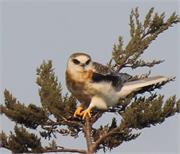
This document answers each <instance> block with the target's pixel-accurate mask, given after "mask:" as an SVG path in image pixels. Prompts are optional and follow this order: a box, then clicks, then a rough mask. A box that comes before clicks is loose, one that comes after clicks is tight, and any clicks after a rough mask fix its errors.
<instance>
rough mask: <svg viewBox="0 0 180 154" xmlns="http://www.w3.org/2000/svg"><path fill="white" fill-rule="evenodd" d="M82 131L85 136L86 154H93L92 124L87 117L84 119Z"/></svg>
mask: <svg viewBox="0 0 180 154" xmlns="http://www.w3.org/2000/svg"><path fill="white" fill-rule="evenodd" d="M83 129H84V134H85V138H86V143H87V149H88V152H87V153H88V154H93V153H94V148H93V143H92V123H91V122H90V119H89V117H86V119H85V125H84V127H83Z"/></svg>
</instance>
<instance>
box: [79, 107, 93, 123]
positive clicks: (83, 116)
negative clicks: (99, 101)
mask: <svg viewBox="0 0 180 154" xmlns="http://www.w3.org/2000/svg"><path fill="white" fill-rule="evenodd" d="M81 116H82V119H83V120H84V119H85V118H86V117H87V116H88V117H89V118H91V109H89V108H87V109H86V110H84V111H82V112H81Z"/></svg>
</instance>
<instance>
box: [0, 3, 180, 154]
mask: <svg viewBox="0 0 180 154" xmlns="http://www.w3.org/2000/svg"><path fill="white" fill-rule="evenodd" d="M0 5H1V6H0V9H1V16H0V19H1V24H0V33H1V37H0V46H1V48H0V90H1V98H0V102H1V103H3V90H4V89H5V88H6V89H8V90H10V91H11V92H12V94H13V95H14V96H15V97H17V99H18V100H19V101H20V102H23V103H25V104H29V103H34V104H36V105H39V104H40V103H39V102H40V99H39V97H38V86H37V85H36V83H35V81H36V68H37V67H38V66H39V65H40V64H41V63H42V61H43V60H49V59H51V60H52V61H53V66H54V68H55V73H56V75H57V76H58V79H59V81H60V82H61V83H62V86H63V89H64V91H63V92H64V93H66V92H67V88H66V86H65V78H64V77H65V76H64V72H65V69H66V61H67V59H68V57H69V56H70V55H71V54H72V53H74V52H76V51H83V52H86V53H88V54H90V55H91V56H92V59H94V61H98V62H101V63H103V64H106V63H107V62H108V60H109V59H110V58H111V51H112V47H113V44H114V43H116V42H117V40H118V37H119V36H120V35H121V36H123V38H124V43H125V44H126V43H127V42H128V40H129V14H130V12H131V9H132V8H135V7H139V11H140V15H141V19H143V18H144V16H145V14H146V13H147V11H148V10H149V9H150V8H151V7H155V11H157V12H159V13H162V12H166V16H169V15H170V14H171V13H172V12H174V11H176V12H178V11H179V10H180V9H179V7H180V1H175V0H161V1H156V0H149V1H145V0H129V1H125V0H124V1H123V0H104V1H103V0H91V1H90V0H74V1H73V0H66V1H65V0H64V1H63V0H44V1H43V0H24V1H22V0H19V1H17V0H4V1H0ZM179 13H180V12H179ZM179 36H180V30H179V25H175V26H174V27H172V28H170V29H169V30H167V31H166V32H164V33H163V34H161V35H160V36H159V37H158V38H157V40H155V41H154V42H153V43H152V44H151V45H150V47H149V48H148V49H147V50H146V52H145V54H144V55H143V58H144V59H146V60H152V59H156V60H158V59H164V60H165V62H164V63H162V64H160V65H158V66H155V67H154V68H153V69H151V72H152V75H165V76H176V80H175V82H171V83H168V84H167V85H165V86H164V87H163V89H162V90H161V91H159V92H160V93H162V94H165V96H166V98H167V97H169V96H171V95H174V94H176V95H177V97H178V98H180V93H179V91H180V88H179V85H180V72H179V70H178V66H180V53H178V51H179V49H180V47H179V44H178V40H180V37H179ZM149 70H150V69H147V68H145V69H138V70H135V71H130V70H124V72H126V73H132V74H138V73H143V72H144V73H146V72H148V71H149ZM107 116H109V117H108V118H107V121H105V119H102V120H101V121H99V124H101V122H108V120H110V119H111V117H113V116H114V115H112V114H111V115H107ZM0 118H1V130H4V131H5V132H9V131H10V130H12V129H13V126H14V123H13V122H10V121H9V120H8V119H7V118H6V117H5V116H1V117H0ZM179 120H180V118H179V116H177V115H176V116H173V117H171V118H168V119H167V120H166V121H165V122H164V123H163V124H161V125H157V126H155V127H151V128H146V129H144V130H142V131H141V132H142V134H141V135H140V136H139V137H138V138H137V139H136V140H134V141H130V142H126V143H123V144H122V145H121V146H120V147H118V148H116V149H114V150H112V151H111V153H112V154H116V153H123V154H132V153H133V154H137V153H138V154H178V153H180V133H179V131H178V130H179V128H180V122H179ZM83 141H84V139H83V138H82V137H81V138H79V139H76V140H74V139H71V138H69V137H67V139H66V138H60V139H59V140H58V143H59V144H61V145H64V146H68V145H72V143H73V145H72V146H73V147H85V144H83ZM0 153H4V154H6V153H7V154H8V153H10V152H9V151H8V150H5V149H0ZM101 153H102V151H100V152H98V154H101Z"/></svg>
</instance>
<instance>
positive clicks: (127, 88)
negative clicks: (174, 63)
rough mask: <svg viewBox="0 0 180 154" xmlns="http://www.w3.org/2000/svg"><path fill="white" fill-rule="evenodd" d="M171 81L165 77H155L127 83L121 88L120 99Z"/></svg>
mask: <svg viewBox="0 0 180 154" xmlns="http://www.w3.org/2000/svg"><path fill="white" fill-rule="evenodd" d="M169 80H172V79H171V78H168V77H165V76H154V77H149V78H145V79H140V80H136V81H130V82H126V83H124V85H123V87H122V88H121V90H120V92H119V95H120V97H126V96H127V95H128V94H130V93H131V92H134V91H138V90H140V89H141V88H143V87H147V86H150V85H155V84H158V83H162V82H166V81H169Z"/></svg>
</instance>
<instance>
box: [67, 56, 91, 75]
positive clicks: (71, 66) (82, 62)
mask: <svg viewBox="0 0 180 154" xmlns="http://www.w3.org/2000/svg"><path fill="white" fill-rule="evenodd" d="M91 68H92V61H91V58H90V57H88V56H86V55H78V56H74V57H70V58H69V60H68V64H67V69H68V70H69V71H71V72H74V73H76V72H84V71H88V70H90V69H91Z"/></svg>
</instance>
